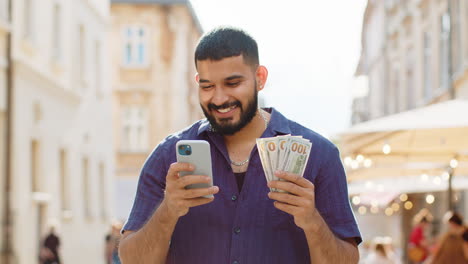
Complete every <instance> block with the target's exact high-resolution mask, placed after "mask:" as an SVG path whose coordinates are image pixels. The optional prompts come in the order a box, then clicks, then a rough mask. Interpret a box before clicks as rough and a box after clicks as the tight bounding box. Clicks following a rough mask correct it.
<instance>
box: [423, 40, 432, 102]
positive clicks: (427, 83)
mask: <svg viewBox="0 0 468 264" xmlns="http://www.w3.org/2000/svg"><path fill="white" fill-rule="evenodd" d="M423 38H424V39H423V45H424V47H423V85H424V99H426V100H427V101H428V100H431V99H432V74H431V69H432V61H431V60H432V56H431V35H430V34H429V32H424V37H423Z"/></svg>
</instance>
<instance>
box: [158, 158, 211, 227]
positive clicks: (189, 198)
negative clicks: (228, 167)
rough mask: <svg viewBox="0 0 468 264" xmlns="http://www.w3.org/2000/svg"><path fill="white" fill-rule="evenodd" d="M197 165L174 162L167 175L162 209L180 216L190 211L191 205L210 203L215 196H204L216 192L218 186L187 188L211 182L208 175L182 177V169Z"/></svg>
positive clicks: (176, 216)
mask: <svg viewBox="0 0 468 264" xmlns="http://www.w3.org/2000/svg"><path fill="white" fill-rule="evenodd" d="M194 169H195V167H194V166H193V165H192V164H189V163H177V162H176V163H172V164H171V166H170V167H169V171H168V172H167V175H166V190H165V195H164V200H163V201H162V203H161V207H162V208H161V209H163V210H165V211H166V212H167V213H168V214H169V215H170V216H172V217H175V218H179V217H181V216H183V215H185V214H187V213H188V211H189V208H190V207H194V206H199V205H202V204H207V203H210V202H212V201H213V200H214V197H211V198H204V197H202V196H208V195H212V194H216V193H218V191H219V188H218V186H212V187H208V188H197V189H185V186H187V185H190V184H195V183H210V182H211V179H210V177H209V176H206V175H187V176H183V177H181V176H180V175H179V172H181V171H193V170H194Z"/></svg>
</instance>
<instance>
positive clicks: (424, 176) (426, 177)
mask: <svg viewBox="0 0 468 264" xmlns="http://www.w3.org/2000/svg"><path fill="white" fill-rule="evenodd" d="M421 180H422V181H427V180H429V176H428V175H427V174H425V173H424V174H421Z"/></svg>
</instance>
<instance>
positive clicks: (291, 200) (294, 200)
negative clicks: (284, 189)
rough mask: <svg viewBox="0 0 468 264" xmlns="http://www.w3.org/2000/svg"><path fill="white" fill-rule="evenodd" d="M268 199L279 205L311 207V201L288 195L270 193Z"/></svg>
mask: <svg viewBox="0 0 468 264" xmlns="http://www.w3.org/2000/svg"><path fill="white" fill-rule="evenodd" d="M268 197H269V198H270V199H272V200H276V201H278V202H281V203H285V204H290V205H294V206H299V207H313V206H314V202H313V200H312V199H307V198H304V197H300V196H295V195H291V194H288V193H279V192H270V193H268Z"/></svg>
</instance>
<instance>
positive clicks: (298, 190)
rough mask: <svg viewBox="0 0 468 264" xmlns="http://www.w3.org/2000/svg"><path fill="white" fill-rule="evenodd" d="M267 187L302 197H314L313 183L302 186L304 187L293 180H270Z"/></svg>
mask: <svg viewBox="0 0 468 264" xmlns="http://www.w3.org/2000/svg"><path fill="white" fill-rule="evenodd" d="M311 184H312V183H311ZM268 187H270V188H276V189H279V190H283V191H286V192H289V193H291V194H294V195H297V196H301V197H304V198H308V199H313V198H314V185H313V184H312V186H311V187H308V188H304V187H301V186H300V185H297V184H296V183H294V182H287V181H270V182H268Z"/></svg>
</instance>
